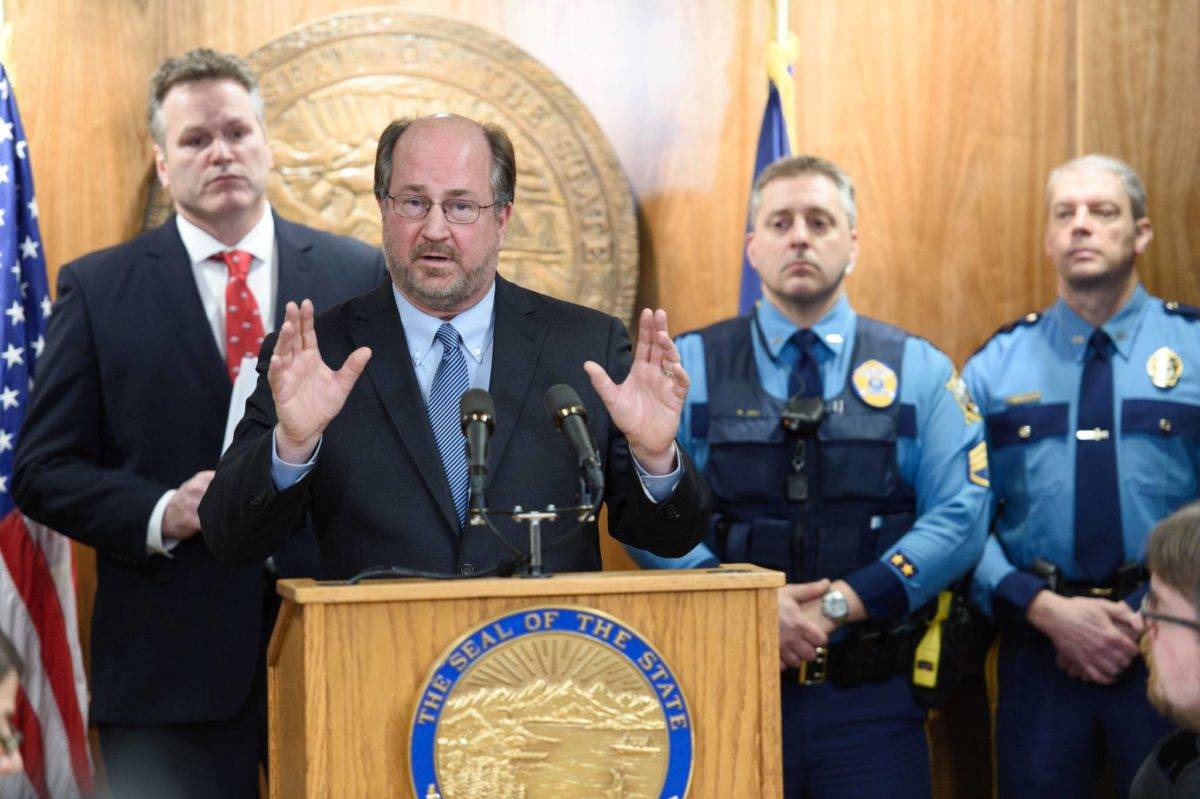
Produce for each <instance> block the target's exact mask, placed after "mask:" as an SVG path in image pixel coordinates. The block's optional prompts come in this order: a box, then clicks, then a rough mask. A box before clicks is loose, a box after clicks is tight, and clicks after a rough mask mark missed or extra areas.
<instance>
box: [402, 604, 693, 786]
mask: <svg viewBox="0 0 1200 799" xmlns="http://www.w3.org/2000/svg"><path fill="white" fill-rule="evenodd" d="M543 633H559V634H568V635H576V636H579V637H581V638H586V639H588V640H591V641H595V642H596V643H599V644H603V645H604V646H607V647H608V648H609V649H611V650H612V651H614V652H616V653H617V654H619V655H622V656H623V657H625V658H626V659H627V660H629V661H630V663H632V664H633V666H634V667H635V668H636V669H637V670H638V673H639V674H641V676H642V678H643V679H644V680H646V682H647V683H648V684H649V685H650V688H651V690H652V691H653V692H654V695H655V697H656V698H657V699H658V703H659V709H660V710H662V713H663V718H664V721H665V722H666V726H667V750H668V751H667V773H666V777H665V779H664V780H663V787H662V790H661V791H660V792H659V795H658V797H659V799H682V797H684V796H685V795H686V794H687V790H688V788H689V787H690V784H691V779H692V763H693V759H694V755H695V751H694V750H695V742H694V738H693V728H692V716H691V712H690V711H689V710H688V706H687V700H686V699H685V698H684V696H683V689H682V688H681V687H680V685H679V681H678V680H676V679H675V675H674V674H673V673H672V672H671V669H670V668H669V667H668V666H667V664H666V661H664V660H663V657H662V655H660V654H659V653H658V652H657V650H655V649H654V647H652V646H650V644H648V643H646V641H645V639H643V638H642V636H641V635H640V634H638V633H637V632H636V631H635V630H633V628H631V627H630V626H629V625H627V624H625V623H624V622H622V621H620V620H618V619H616V618H615V617H613V616H610V615H609V614H607V613H603V612H601V611H598V610H594V609H592V608H584V607H571V606H565V605H538V606H532V607H526V608H521V609H520V610H518V611H514V612H512V613H506V614H504V615H502V616H497V617H495V618H493V619H490V620H488V621H485V622H483V623H482V624H481V625H479V626H478V627H476V628H475V629H474V630H473V631H471V632H470V633H468V634H466V635H465V636H463V637H462V638H460V639H458V640H457V641H455V642H454V643H453V644H451V645H450V646H449V647H447V648H446V649H445V650H444V651H443V652H442V654H441V656H440V657H439V658H438V661H437V664H436V665H435V666H434V668H433V670H432V672H431V673H430V675H429V677H428V678H427V679H426V680H425V682H424V683H423V685H422V688H421V693H420V695H419V696H418V698H417V704H416V708H415V709H414V710H413V720H412V724H411V725H410V726H409V746H408V750H409V773H410V775H411V779H412V787H413V794H414V796H416V797H418V799H424V797H425V796H427V795H429V793H430V788H433V790H434V791H436V792H437V794H438V795H441V790H442V788H441V783H440V782H439V780H438V776H437V767H436V764H435V757H434V755H435V747H436V744H437V729H438V722H439V721H440V720H441V714H442V709H443V708H444V707H445V702H446V699H448V698H449V696H450V693H451V692H452V691H453V690H454V687H455V686H456V685H457V684H458V681H459V679H460V678H462V677H463V675H465V674H466V673H467V672H469V671H470V670H471V668H472V667H473V666H474V665H475V664H476V663H477V662H479V661H480V660H482V659H483V657H484V656H485V655H486V654H487V653H488V652H490V651H492V650H493V649H495V648H496V647H497V646H499V645H501V644H507V643H510V642H512V641H515V640H518V639H520V638H523V637H525V636H527V635H539V634H543Z"/></svg>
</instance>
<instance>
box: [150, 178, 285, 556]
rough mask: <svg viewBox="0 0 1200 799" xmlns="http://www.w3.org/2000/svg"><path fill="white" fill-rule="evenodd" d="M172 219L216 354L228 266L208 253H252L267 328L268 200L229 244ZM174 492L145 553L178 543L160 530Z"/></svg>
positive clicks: (272, 268)
mask: <svg viewBox="0 0 1200 799" xmlns="http://www.w3.org/2000/svg"><path fill="white" fill-rule="evenodd" d="M175 224H176V226H177V227H178V228H179V237H180V238H181V239H183V246H184V249H186V250H187V254H188V258H189V259H190V260H191V262H192V276H193V277H194V278H195V280H196V290H197V291H198V292H199V293H200V303H201V305H202V306H203V307H204V315H205V317H207V319H208V326H209V327H210V328H211V329H212V334H213V338H214V340H215V341H216V342H217V350H218V351H219V352H220V353H221V357H222V358H224V357H225V284H226V282H227V281H228V279H229V270H228V268H227V267H226V266H225V263H224V261H220V260H217V261H214V260H212V256H214V255H219V254H220V253H223V252H225V251H226V250H245V251H246V252H248V253H250V255H251V256H252V258H251V260H250V271H249V272H248V273H247V275H246V285H247V286H248V287H249V288H250V293H251V294H253V295H254V301H255V302H256V303H258V310H259V314H260V316H261V317H262V323H263V333H264V334H266V333H270V332H271V331H272V330H273V329H274V322H275V316H274V311H275V287H276V286H277V285H279V258H278V253H277V250H276V246H275V218H274V217H273V216H272V215H271V206H270V205H269V204H268V203H266V202H265V201H264V202H263V215H262V218H261V219H259V220H258V223H257V224H256V225H255V226H254V227H253V228H251V229H250V232H249V233H247V234H246V235H245V236H244V237H243V238H242V240H241V241H239V242H238V243H237V244H235V245H233V246H232V247H230V246H228V245H225V244H222V243H221V242H220V241H218V240H217V239H215V238H213V237H212V235H211V234H209V233H208V232H206V231H204V230H201V229H200V228H198V227H196V225H194V224H192V223H191V222H189V221H188V220H186V219H184V218H183V216H182V215H180V214H176V215H175ZM174 495H175V489H171V490H170V491H167V492H166V493H164V494H163V495H162V496H161V497H160V498H159V500H158V502H157V504H155V506H154V511H153V512H152V513H151V514H150V521H149V522H148V523H147V525H146V551H147V552H149V553H151V554H157V555H168V553H169V552H170V551H171V550H172V549H174V548H175V546H176V545H177V544H178V543H179V541H178V539H174V538H168V539H165V540H164V539H163V534H162V521H163V514H164V513H165V512H166V509H167V503H168V502H170V501H171V497H172V496H174Z"/></svg>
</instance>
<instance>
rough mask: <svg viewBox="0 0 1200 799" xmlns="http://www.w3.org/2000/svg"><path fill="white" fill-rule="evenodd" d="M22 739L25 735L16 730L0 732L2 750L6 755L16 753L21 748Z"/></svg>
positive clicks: (0, 749)
mask: <svg viewBox="0 0 1200 799" xmlns="http://www.w3.org/2000/svg"><path fill="white" fill-rule="evenodd" d="M22 740H23V736H22V735H21V733H19V732H17V731H16V730H9V731H8V732H0V751H2V752H3V753H4V756H5V757H8V756H10V755H15V754H16V753H17V752H18V751H19V750H20V748H21V741H22Z"/></svg>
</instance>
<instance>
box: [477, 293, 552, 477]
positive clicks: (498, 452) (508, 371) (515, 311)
mask: <svg viewBox="0 0 1200 799" xmlns="http://www.w3.org/2000/svg"><path fill="white" fill-rule="evenodd" d="M495 315H496V328H495V334H494V336H493V339H492V379H491V385H490V386H489V387H488V391H489V392H490V393H491V395H492V399H493V401H494V402H495V403H496V429H495V431H494V432H493V434H492V441H491V447H490V451H489V452H488V473H489V474H495V472H496V468H497V466H498V464H499V463H500V459H501V457H502V456H503V455H504V450H505V448H506V447H507V446H508V443H509V441H510V440H511V439H512V433H513V430H514V429H515V428H516V424H517V418H518V417H519V416H520V415H521V408H522V407H523V406H524V404H525V400H526V397H527V396H528V394H529V385H530V383H531V382H532V380H533V374H534V372H535V371H536V369H537V360H538V356H539V355H540V354H541V351H542V342H543V341H544V340H545V337H546V329H545V327H543V326H542V324H541V323H540V322H539V321H538V320H537V318H536V316H535V314H534V309H533V303H532V302H530V296H529V293H528V292H526V291H525V290H524V289H522V288H520V287H519V286H516V285H514V284H512V283H509V282H508V281H507V280H505V279H504V278H502V277H499V276H497V277H496V309H495Z"/></svg>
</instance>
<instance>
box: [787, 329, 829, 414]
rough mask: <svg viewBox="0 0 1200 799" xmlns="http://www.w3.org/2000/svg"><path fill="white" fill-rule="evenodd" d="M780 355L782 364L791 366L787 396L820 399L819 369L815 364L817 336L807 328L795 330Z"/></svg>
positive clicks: (818, 365)
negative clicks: (782, 360)
mask: <svg viewBox="0 0 1200 799" xmlns="http://www.w3.org/2000/svg"><path fill="white" fill-rule="evenodd" d="M784 348H785V349H786V350H788V352H785V353H781V355H783V358H784V363H790V364H792V369H791V371H790V372H789V373H788V396H789V397H795V396H797V395H799V396H801V397H820V396H822V393H821V367H820V364H818V363H817V353H816V349H817V334H816V333H814V332H813V331H812V330H810V329H808V328H804V329H802V330H797V331H796V332H795V333H793V334H792V336H791V338H789V339H788V341H787V344H785V345H784Z"/></svg>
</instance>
